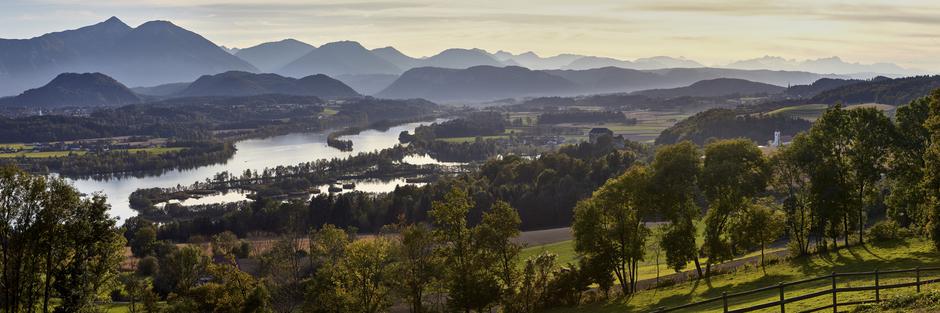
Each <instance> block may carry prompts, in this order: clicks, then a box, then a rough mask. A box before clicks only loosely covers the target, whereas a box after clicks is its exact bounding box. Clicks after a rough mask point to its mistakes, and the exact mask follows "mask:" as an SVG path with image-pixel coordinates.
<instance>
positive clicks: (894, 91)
mask: <svg viewBox="0 0 940 313" xmlns="http://www.w3.org/2000/svg"><path fill="white" fill-rule="evenodd" d="M937 88H940V75H938V76H914V77H905V78H894V79H892V78H886V77H878V78H875V79H872V80H870V81H863V82H859V83H856V84H850V85H846V86H842V87H839V88H835V89H831V90H827V91H824V92H822V93H820V94H818V95H816V96H814V97H812V98H811V99H810V100H808V103H824V104H835V103H842V104H862V103H882V104H890V105H902V104H907V103H909V102H911V101H912V100H914V99H917V98H921V97H924V96H926V95H928V94H930V92H931V91H933V90H934V89H937Z"/></svg>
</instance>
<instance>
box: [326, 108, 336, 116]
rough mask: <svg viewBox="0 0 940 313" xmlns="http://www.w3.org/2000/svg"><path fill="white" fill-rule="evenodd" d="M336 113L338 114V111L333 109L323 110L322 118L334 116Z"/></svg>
mask: <svg viewBox="0 0 940 313" xmlns="http://www.w3.org/2000/svg"><path fill="white" fill-rule="evenodd" d="M336 113H339V111H337V110H336V109H333V108H325V109H323V116H333V115H336Z"/></svg>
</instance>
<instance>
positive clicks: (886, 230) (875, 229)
mask: <svg viewBox="0 0 940 313" xmlns="http://www.w3.org/2000/svg"><path fill="white" fill-rule="evenodd" d="M906 235H907V230H906V229H904V228H902V227H901V226H900V225H898V223H897V222H895V221H893V220H885V221H880V222H878V223H875V225H873V226H872V227H871V229H869V230H868V240H870V241H889V240H897V239H901V238H903V237H904V236H906Z"/></svg>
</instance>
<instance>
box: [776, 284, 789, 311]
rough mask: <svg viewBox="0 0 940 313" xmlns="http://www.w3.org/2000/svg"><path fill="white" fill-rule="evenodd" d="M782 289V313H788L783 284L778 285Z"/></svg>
mask: <svg viewBox="0 0 940 313" xmlns="http://www.w3.org/2000/svg"><path fill="white" fill-rule="evenodd" d="M777 286H779V287H780V313H787V303H786V302H784V298H783V283H779V284H777Z"/></svg>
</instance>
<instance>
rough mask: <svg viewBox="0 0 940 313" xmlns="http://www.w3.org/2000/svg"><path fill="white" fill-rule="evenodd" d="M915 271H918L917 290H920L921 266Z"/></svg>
mask: <svg viewBox="0 0 940 313" xmlns="http://www.w3.org/2000/svg"><path fill="white" fill-rule="evenodd" d="M915 271H916V272H917V284H916V285H917V292H920V266H918V267H917V268H916V269H915Z"/></svg>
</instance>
